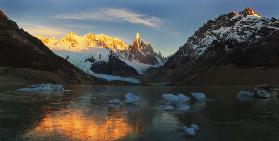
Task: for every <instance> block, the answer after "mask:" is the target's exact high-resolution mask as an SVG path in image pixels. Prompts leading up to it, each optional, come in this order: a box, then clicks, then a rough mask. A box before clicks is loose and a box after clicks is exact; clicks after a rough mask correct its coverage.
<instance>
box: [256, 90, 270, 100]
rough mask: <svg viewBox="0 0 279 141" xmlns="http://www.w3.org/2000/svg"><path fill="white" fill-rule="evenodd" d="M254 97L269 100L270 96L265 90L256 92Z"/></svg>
mask: <svg viewBox="0 0 279 141" xmlns="http://www.w3.org/2000/svg"><path fill="white" fill-rule="evenodd" d="M256 96H257V97H259V98H269V97H271V94H270V93H269V92H267V91H266V90H256Z"/></svg>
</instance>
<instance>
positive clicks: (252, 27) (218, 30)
mask: <svg viewBox="0 0 279 141" xmlns="http://www.w3.org/2000/svg"><path fill="white" fill-rule="evenodd" d="M263 28H268V29H272V30H279V21H278V20H277V19H275V18H272V19H268V18H265V17H261V16H259V15H258V14H256V13H255V12H254V11H253V10H252V9H251V8H246V9H245V10H244V11H242V12H231V13H228V14H223V15H221V16H219V17H218V18H216V19H215V20H209V21H208V22H207V23H205V24H204V25H203V26H202V27H200V28H199V29H198V31H196V32H195V34H194V35H193V36H191V37H190V38H188V40H187V42H186V43H185V44H184V45H183V46H182V47H181V48H180V49H179V50H178V51H177V52H176V53H175V54H174V55H173V56H172V57H170V58H169V60H168V63H167V64H166V65H169V64H170V63H171V62H175V63H176V64H177V63H178V64H181V63H182V64H183V62H184V63H185V57H186V58H187V59H190V60H196V59H198V58H199V57H201V56H205V55H213V54H210V53H208V52H207V53H205V52H206V51H209V50H208V49H210V47H211V46H213V45H215V44H216V43H218V42H230V43H231V45H226V46H225V50H226V51H230V50H231V49H232V47H234V46H235V45H236V44H244V43H245V42H247V41H252V40H255V41H256V40H257V41H259V40H261V39H263V38H265V37H264V36H261V35H262V34H261V30H263ZM187 59H186V60H187Z"/></svg>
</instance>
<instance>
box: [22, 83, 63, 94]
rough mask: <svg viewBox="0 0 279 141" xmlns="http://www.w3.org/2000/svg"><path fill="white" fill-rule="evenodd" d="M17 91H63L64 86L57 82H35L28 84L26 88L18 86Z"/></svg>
mask: <svg viewBox="0 0 279 141" xmlns="http://www.w3.org/2000/svg"><path fill="white" fill-rule="evenodd" d="M17 91H23V92H45V91H47V92H51V91H52V92H63V91H64V87H63V85H57V84H50V83H48V84H35V85H31V86H28V87H26V88H20V89H17Z"/></svg>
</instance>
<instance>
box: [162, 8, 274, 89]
mask: <svg viewBox="0 0 279 141" xmlns="http://www.w3.org/2000/svg"><path fill="white" fill-rule="evenodd" d="M278 38H279V20H278V19H276V18H271V19H269V18H265V17H261V16H259V15H258V14H256V12H254V11H253V10H252V9H251V8H247V9H245V10H244V11H242V12H231V13H228V14H224V15H221V16H219V17H218V18H216V19H215V20H209V21H208V22H207V23H205V24H204V25H203V26H202V27H200V28H199V30H197V31H196V32H195V33H194V35H193V36H191V37H190V38H188V40H187V42H186V43H185V44H184V45H183V46H181V47H180V48H179V50H178V51H177V52H176V53H175V54H174V55H172V56H171V57H170V58H169V59H168V61H167V62H166V64H165V65H164V67H163V68H162V69H161V71H160V72H159V73H158V74H157V75H160V74H165V75H166V73H167V75H166V76H167V77H165V78H163V79H164V80H165V81H168V82H169V83H172V84H222V83H227V84H241V83H243V84H250V83H268V82H274V81H276V82H277V81H278V82H279V80H277V79H270V80H268V79H266V78H270V77H266V78H264V77H261V78H259V77H258V76H260V75H267V74H269V73H268V72H267V71H264V70H271V69H273V70H274V69H277V67H279V48H278V47H279V40H278ZM261 69H263V70H261ZM170 70H171V71H170ZM247 70H250V71H251V72H252V71H259V72H257V73H258V76H256V75H257V73H256V74H254V75H252V73H250V74H249V73H248V72H247ZM273 70H272V71H273ZM269 75H273V74H269ZM254 78H255V79H254ZM256 78H258V79H256ZM237 79H239V82H238V80H237ZM241 80H243V82H241Z"/></svg>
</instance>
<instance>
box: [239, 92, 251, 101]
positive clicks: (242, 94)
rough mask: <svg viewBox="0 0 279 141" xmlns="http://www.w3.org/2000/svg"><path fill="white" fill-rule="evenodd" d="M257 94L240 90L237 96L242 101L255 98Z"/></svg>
mask: <svg viewBox="0 0 279 141" xmlns="http://www.w3.org/2000/svg"><path fill="white" fill-rule="evenodd" d="M254 96H255V94H254V93H251V92H246V91H240V92H239V93H238V94H237V95H236V98H237V99H239V100H240V101H249V100H252V99H253V98H254Z"/></svg>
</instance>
